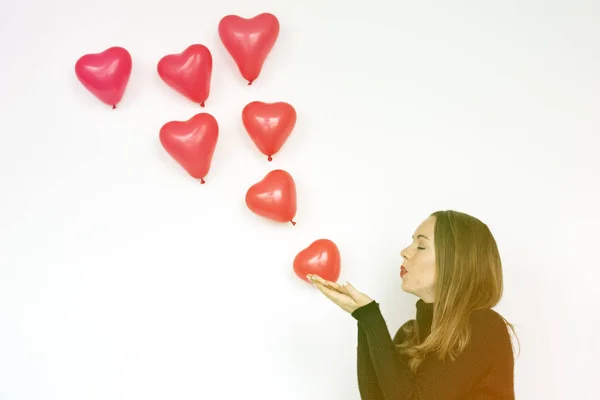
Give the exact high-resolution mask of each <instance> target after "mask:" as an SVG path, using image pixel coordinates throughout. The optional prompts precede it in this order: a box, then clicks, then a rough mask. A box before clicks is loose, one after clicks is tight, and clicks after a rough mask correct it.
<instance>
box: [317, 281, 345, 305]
mask: <svg viewBox="0 0 600 400" xmlns="http://www.w3.org/2000/svg"><path fill="white" fill-rule="evenodd" d="M314 285H315V286H316V287H317V289H319V290H320V291H321V292H322V293H323V294H324V295H325V296H326V297H327V298H329V300H331V301H333V302H334V303H336V304H340V302H344V301H348V300H351V298H350V297H349V296H348V295H347V294H344V293H340V292H338V291H336V290H333V289H330V288H328V287H326V286H325V285H323V284H322V283H321V282H318V281H315V282H314Z"/></svg>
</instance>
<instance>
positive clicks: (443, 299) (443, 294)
mask: <svg viewBox="0 0 600 400" xmlns="http://www.w3.org/2000/svg"><path fill="white" fill-rule="evenodd" d="M401 256H402V258H404V264H403V265H402V267H401V272H400V274H401V278H402V290H404V291H405V292H408V293H412V294H414V295H415V296H417V297H419V300H418V301H417V302H416V319H413V320H410V321H408V322H406V323H405V324H404V325H403V326H402V327H400V329H399V330H398V331H397V333H396V335H395V336H394V339H392V338H391V336H390V333H389V331H388V328H387V326H386V323H385V321H384V319H383V317H382V315H381V312H380V309H379V304H378V303H377V302H376V301H374V300H372V299H371V298H369V297H368V296H367V295H365V294H364V293H360V292H359V291H357V290H356V289H355V288H354V287H353V286H352V285H350V284H348V283H346V284H344V285H338V284H337V283H334V282H329V281H326V280H324V279H322V278H320V277H319V276H316V275H309V276H308V279H309V280H311V282H313V284H314V285H315V286H316V287H317V288H318V289H319V290H320V291H321V292H322V293H323V294H325V296H327V297H328V298H329V299H330V300H331V301H333V302H334V303H336V304H337V305H338V306H340V307H341V308H342V309H343V310H345V311H347V312H348V313H351V315H352V316H353V317H354V318H355V319H356V320H357V321H358V324H357V325H358V349H357V369H358V386H359V390H360V394H361V398H362V399H363V400H366V399H369V400H379V399H380V400H404V399H421V400H429V399H431V400H445V399H473V400H474V399H514V398H515V395H514V387H513V372H514V357H513V349H512V343H511V339H510V335H509V332H508V329H507V326H508V327H510V328H511V329H512V330H513V333H514V327H513V326H512V325H511V324H510V323H509V322H507V321H506V320H505V319H504V318H503V317H502V316H501V315H500V314H498V313H497V312H496V311H494V310H492V307H494V306H495V305H496V304H498V302H499V301H500V298H501V297H502V264H501V261H500V255H499V253H498V248H497V246H496V241H495V239H494V237H493V236H492V234H491V232H490V230H489V229H488V227H487V226H486V225H485V224H484V223H482V222H481V221H479V220H478V219H477V218H474V217H472V216H469V215H467V214H464V213H460V212H457V211H452V210H450V211H438V212H435V213H433V214H431V215H430V216H429V218H427V219H426V220H425V221H423V222H422V223H421V225H419V227H418V228H417V230H416V232H415V234H414V235H413V242H412V243H411V245H410V246H408V247H407V248H405V249H404V250H403V251H402V253H401Z"/></svg>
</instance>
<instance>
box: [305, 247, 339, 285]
mask: <svg viewBox="0 0 600 400" xmlns="http://www.w3.org/2000/svg"><path fill="white" fill-rule="evenodd" d="M294 272H295V273H296V275H298V277H299V278H300V279H302V280H304V281H306V282H309V283H310V281H309V280H308V279H307V278H306V275H308V274H315V275H319V276H320V277H321V278H323V279H325V280H328V281H331V282H336V281H337V280H338V279H339V277H340V272H341V257H340V251H339V249H338V247H337V246H336V244H335V243H333V242H332V241H331V240H329V239H319V240H315V241H314V242H312V243H311V244H310V246H308V247H307V248H305V249H304V250H302V251H300V252H299V253H298V254H297V255H296V258H294Z"/></svg>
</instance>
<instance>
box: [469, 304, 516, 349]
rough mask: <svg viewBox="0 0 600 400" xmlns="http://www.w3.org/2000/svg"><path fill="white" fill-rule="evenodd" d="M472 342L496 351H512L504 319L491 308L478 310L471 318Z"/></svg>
mask: <svg viewBox="0 0 600 400" xmlns="http://www.w3.org/2000/svg"><path fill="white" fill-rule="evenodd" d="M470 327H471V340H473V341H474V342H475V343H477V344H478V345H479V346H480V347H484V348H488V349H492V350H494V351H500V352H505V351H511V352H512V345H511V339H510V334H509V331H508V326H507V324H506V321H505V319H504V317H503V316H502V315H501V314H500V313H498V312H497V311H495V310H492V309H490V308H487V309H482V310H477V311H475V312H473V313H472V314H471V317H470Z"/></svg>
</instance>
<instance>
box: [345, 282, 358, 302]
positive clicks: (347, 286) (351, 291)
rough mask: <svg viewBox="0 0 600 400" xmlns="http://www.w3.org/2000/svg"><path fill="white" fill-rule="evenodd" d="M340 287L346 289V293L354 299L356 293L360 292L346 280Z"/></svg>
mask: <svg viewBox="0 0 600 400" xmlns="http://www.w3.org/2000/svg"><path fill="white" fill-rule="evenodd" d="M342 287H343V288H344V289H345V290H346V293H348V294H349V295H350V297H352V298H353V299H356V297H357V295H359V294H360V292H359V291H358V290H356V289H355V288H354V286H352V284H350V282H348V281H346V282H344V283H343V284H342Z"/></svg>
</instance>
